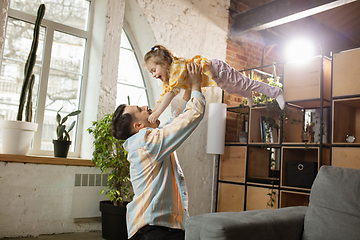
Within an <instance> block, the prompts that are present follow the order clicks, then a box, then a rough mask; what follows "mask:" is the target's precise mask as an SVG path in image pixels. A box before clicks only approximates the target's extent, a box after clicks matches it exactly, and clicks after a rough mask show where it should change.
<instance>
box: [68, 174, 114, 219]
mask: <svg viewBox="0 0 360 240" xmlns="http://www.w3.org/2000/svg"><path fill="white" fill-rule="evenodd" d="M108 176H109V174H75V181H74V188H73V195H72V204H71V214H70V217H71V218H90V217H100V216H101V213H100V211H99V202H100V201H102V200H107V195H106V194H102V195H99V193H100V191H101V190H102V189H103V188H105V186H106V183H107V178H108Z"/></svg>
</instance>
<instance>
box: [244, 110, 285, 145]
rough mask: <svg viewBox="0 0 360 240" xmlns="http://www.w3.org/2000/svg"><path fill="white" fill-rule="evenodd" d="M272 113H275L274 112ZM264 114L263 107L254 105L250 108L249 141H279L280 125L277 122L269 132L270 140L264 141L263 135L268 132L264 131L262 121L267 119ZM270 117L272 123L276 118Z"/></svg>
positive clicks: (270, 142) (272, 142) (265, 113)
mask: <svg viewBox="0 0 360 240" xmlns="http://www.w3.org/2000/svg"><path fill="white" fill-rule="evenodd" d="M274 115H277V114H276V113H275V114H274ZM266 116H267V111H266V109H265V107H254V108H251V109H250V123H249V143H261V144H279V143H280V127H279V125H278V124H277V125H276V128H275V129H273V130H272V131H271V133H270V134H271V137H272V141H269V142H264V136H265V135H268V134H269V133H266V132H264V121H267V120H266ZM270 118H271V117H270ZM271 119H272V120H273V121H274V123H275V121H277V120H278V119H273V118H271ZM274 125H275V124H274ZM265 129H266V128H265Z"/></svg>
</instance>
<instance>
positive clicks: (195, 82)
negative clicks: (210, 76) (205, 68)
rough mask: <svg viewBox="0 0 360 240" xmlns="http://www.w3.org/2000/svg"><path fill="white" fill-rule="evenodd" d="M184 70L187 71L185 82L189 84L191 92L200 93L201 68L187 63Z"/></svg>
mask: <svg viewBox="0 0 360 240" xmlns="http://www.w3.org/2000/svg"><path fill="white" fill-rule="evenodd" d="M186 69H187V71H188V78H187V80H188V81H189V83H191V90H192V91H199V92H200V91H201V87H200V86H201V70H202V69H201V66H199V65H198V64H196V63H192V62H190V63H187V64H186Z"/></svg>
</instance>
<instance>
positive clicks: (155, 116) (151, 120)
mask: <svg viewBox="0 0 360 240" xmlns="http://www.w3.org/2000/svg"><path fill="white" fill-rule="evenodd" d="M159 116H160V114H157V113H156V112H152V113H151V115H150V116H149V118H148V121H149V123H154V122H156V120H158V118H159Z"/></svg>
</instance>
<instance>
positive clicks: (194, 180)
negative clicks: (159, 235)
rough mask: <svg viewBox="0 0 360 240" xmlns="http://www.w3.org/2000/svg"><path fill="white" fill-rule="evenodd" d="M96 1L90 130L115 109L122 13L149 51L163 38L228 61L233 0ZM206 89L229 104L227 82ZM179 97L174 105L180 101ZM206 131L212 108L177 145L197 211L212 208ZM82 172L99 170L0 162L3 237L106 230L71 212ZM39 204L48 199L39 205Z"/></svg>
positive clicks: (86, 141)
mask: <svg viewBox="0 0 360 240" xmlns="http://www.w3.org/2000/svg"><path fill="white" fill-rule="evenodd" d="M93 2H94V4H96V7H95V13H96V14H95V18H94V27H95V28H96V29H95V30H94V31H93V36H94V38H93V40H92V42H91V52H90V67H89V73H88V75H89V83H88V85H87V94H88V98H87V99H86V102H87V103H91V104H89V105H87V107H86V108H85V109H84V113H85V114H86V116H85V117H84V119H85V121H84V124H83V125H84V130H85V129H86V128H87V127H89V126H90V125H91V121H92V120H96V118H99V117H101V116H102V115H103V114H105V113H108V112H111V111H112V110H113V109H114V108H115V106H114V104H115V101H114V96H116V87H114V86H115V83H116V79H117V69H118V67H117V62H118V59H119V51H118V44H119V43H120V32H121V28H122V24H123V23H122V21H123V20H122V18H121V16H125V23H126V24H128V26H129V28H130V29H131V32H132V34H133V35H134V36H135V38H136V39H137V45H138V48H139V51H140V52H141V55H142V56H143V55H144V54H145V53H146V52H147V51H148V50H149V49H150V48H151V46H153V45H154V44H162V45H165V46H166V47H168V48H169V49H171V50H173V51H174V52H175V53H176V54H177V55H179V56H183V57H192V56H194V55H196V54H201V55H203V56H205V57H207V58H209V59H211V58H218V59H222V60H225V55H226V35H227V30H228V8H229V5H230V0H166V1H164V0H108V1H103V0H95V1H93ZM7 5H8V1H7V0H5V1H0V12H1V13H2V14H1V15H0V49H2V48H3V35H4V33H3V32H2V31H3V29H4V24H5V20H6V11H7ZM115 45H116V46H115ZM114 46H115V47H114ZM113 47H114V48H113ZM144 73H145V76H146V81H147V82H146V84H147V86H148V88H149V90H150V91H149V92H150V93H151V96H150V100H151V101H152V103H151V105H154V104H155V101H156V100H157V99H158V97H159V96H160V93H161V89H160V87H159V85H158V83H157V82H156V81H155V80H154V79H152V77H151V76H150V75H149V74H148V73H147V71H145V70H144ZM204 94H205V97H206V100H207V104H209V103H210V102H221V90H220V89H219V88H209V89H207V91H206V92H205V93H204ZM94 96H100V97H99V98H96V97H94ZM179 97H181V96H179ZM179 97H178V98H179ZM178 98H177V99H175V101H174V102H173V104H172V107H174V106H175V105H176V101H177V100H178ZM206 132H207V113H206V115H205V118H204V120H203V121H202V123H201V124H200V125H199V127H198V128H197V129H196V130H195V131H194V132H193V134H192V135H191V136H190V138H189V139H188V140H186V141H185V142H184V144H183V145H182V146H181V147H180V148H179V150H178V151H177V154H178V157H179V160H180V163H181V165H182V168H183V170H184V174H185V177H186V182H187V186H188V190H189V211H190V214H191V215H197V214H201V213H207V212H210V211H211V207H210V206H211V190H212V172H213V160H212V156H209V155H207V154H206ZM86 135H87V134H86V133H84V134H83V144H82V157H85V158H90V157H91V151H90V150H89V146H91V145H92V140H91V138H90V137H89V136H86ZM79 171H88V172H93V171H97V170H96V169H92V168H83V167H65V166H50V165H36V164H19V163H8V164H7V165H6V164H4V163H0V238H1V237H16V236H27V235H32V236H37V235H39V234H47V233H60V232H78V231H90V230H96V229H99V226H100V225H99V223H98V222H92V223H91V222H90V223H86V222H85V223H79V222H74V220H73V219H71V218H70V217H69V215H67V214H68V212H69V208H70V206H71V202H69V199H70V196H71V193H70V192H69V189H68V186H70V184H72V181H73V177H74V173H79ZM80 173H81V172H80ZM39 186H44V187H40V188H39ZM35 189H36V190H35ZM19 195H20V196H21V197H19ZM37 202H38V203H40V204H36V203H37ZM54 205H55V206H56V208H55V209H54ZM11 214H12V216H11V217H10V215H11Z"/></svg>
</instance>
